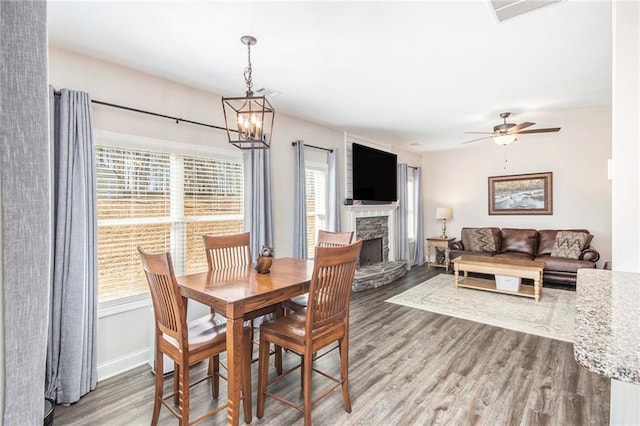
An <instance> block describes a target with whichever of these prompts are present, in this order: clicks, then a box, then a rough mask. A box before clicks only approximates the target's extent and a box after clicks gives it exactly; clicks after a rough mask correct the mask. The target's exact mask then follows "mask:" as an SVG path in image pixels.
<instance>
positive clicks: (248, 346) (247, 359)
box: [242, 332, 253, 423]
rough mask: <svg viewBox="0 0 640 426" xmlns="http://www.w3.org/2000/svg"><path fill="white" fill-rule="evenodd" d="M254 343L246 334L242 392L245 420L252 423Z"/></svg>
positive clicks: (248, 334)
mask: <svg viewBox="0 0 640 426" xmlns="http://www.w3.org/2000/svg"><path fill="white" fill-rule="evenodd" d="M252 348H253V344H252V341H251V339H250V333H248V332H246V333H245V335H244V359H243V360H242V393H243V394H244V421H245V423H251V416H252V413H251V403H252V401H251V394H252V391H251V357H252V356H253V352H252Z"/></svg>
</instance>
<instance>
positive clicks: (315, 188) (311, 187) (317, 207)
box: [305, 163, 327, 259]
mask: <svg viewBox="0 0 640 426" xmlns="http://www.w3.org/2000/svg"><path fill="white" fill-rule="evenodd" d="M305 166H306V167H305V181H306V191H307V254H308V257H309V258H310V259H313V256H314V253H315V246H316V240H317V238H318V231H319V230H320V229H326V215H327V195H326V194H327V167H326V165H311V164H308V163H307V164H306V165H305Z"/></svg>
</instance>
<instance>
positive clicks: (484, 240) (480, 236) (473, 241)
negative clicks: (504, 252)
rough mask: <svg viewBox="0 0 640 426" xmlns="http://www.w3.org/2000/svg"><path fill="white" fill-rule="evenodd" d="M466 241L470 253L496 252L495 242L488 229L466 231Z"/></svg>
mask: <svg viewBox="0 0 640 426" xmlns="http://www.w3.org/2000/svg"><path fill="white" fill-rule="evenodd" d="M467 241H468V242H469V247H468V248H467V250H471V251H496V242H495V241H494V240H493V233H492V232H491V229H489V228H475V229H468V230H467Z"/></svg>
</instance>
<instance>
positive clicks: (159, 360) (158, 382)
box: [151, 342, 164, 426]
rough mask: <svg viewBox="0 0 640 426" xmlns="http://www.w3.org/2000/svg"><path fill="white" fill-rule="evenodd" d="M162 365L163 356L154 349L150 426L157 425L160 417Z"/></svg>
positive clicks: (162, 381) (162, 387)
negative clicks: (153, 394) (154, 389)
mask: <svg viewBox="0 0 640 426" xmlns="http://www.w3.org/2000/svg"><path fill="white" fill-rule="evenodd" d="M157 347H158V343H157V342H156V348H157ZM162 363H163V355H162V352H160V351H159V350H157V349H156V394H155V397H154V398H153V416H151V424H152V425H153V426H155V425H157V424H158V418H159V417H160V406H161V405H162V403H161V402H160V401H162V393H163V389H164V376H163V375H162V372H163V371H164V366H163V365H162Z"/></svg>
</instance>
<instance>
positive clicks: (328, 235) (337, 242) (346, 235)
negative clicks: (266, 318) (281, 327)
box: [282, 229, 353, 312]
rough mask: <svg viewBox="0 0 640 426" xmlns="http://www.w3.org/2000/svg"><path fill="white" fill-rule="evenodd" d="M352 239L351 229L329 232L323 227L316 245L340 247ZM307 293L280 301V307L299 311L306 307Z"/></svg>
mask: <svg viewBox="0 0 640 426" xmlns="http://www.w3.org/2000/svg"><path fill="white" fill-rule="evenodd" d="M352 239H353V231H350V232H331V231H325V230H323V229H321V230H319V231H318V243H317V246H318V247H340V246H346V245H348V244H351V240H352ZM308 298H309V295H308V294H301V295H300V296H296V297H292V298H291V299H289V300H285V301H284V302H282V307H283V308H284V309H285V310H288V311H294V312H299V311H301V310H303V309H304V308H306V307H307V301H308Z"/></svg>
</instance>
